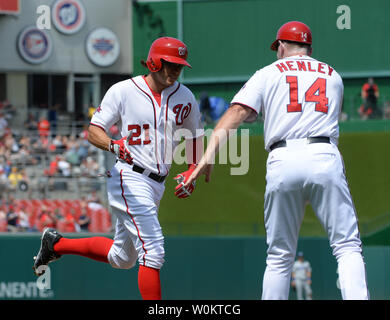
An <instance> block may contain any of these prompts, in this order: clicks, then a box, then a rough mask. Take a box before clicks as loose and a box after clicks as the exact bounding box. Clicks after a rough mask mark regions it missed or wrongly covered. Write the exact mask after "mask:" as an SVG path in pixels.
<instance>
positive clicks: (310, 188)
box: [232, 55, 368, 299]
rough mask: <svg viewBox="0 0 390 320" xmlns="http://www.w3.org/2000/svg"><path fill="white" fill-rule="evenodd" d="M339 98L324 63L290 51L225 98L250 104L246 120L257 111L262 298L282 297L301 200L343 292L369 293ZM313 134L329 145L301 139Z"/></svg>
mask: <svg viewBox="0 0 390 320" xmlns="http://www.w3.org/2000/svg"><path fill="white" fill-rule="evenodd" d="M342 98H343V83H342V79H341V77H340V76H339V75H338V73H337V72H336V71H335V70H334V69H333V68H332V67H331V66H329V65H328V64H326V63H323V62H320V61H317V60H315V59H313V58H311V57H309V56H306V55H295V56H290V57H286V58H283V59H279V60H277V61H275V62H274V63H272V64H270V65H268V66H266V67H264V68H262V69H260V70H258V71H257V72H256V73H255V74H254V75H253V76H252V77H251V78H250V79H249V80H248V81H247V83H246V84H245V85H244V86H243V87H242V89H241V90H240V91H239V92H238V93H237V94H236V95H235V97H234V98H233V100H232V103H233V104H234V103H238V104H241V105H245V106H247V107H249V108H251V109H252V110H253V114H252V117H251V118H249V119H247V121H251V120H253V119H254V118H255V117H253V116H256V115H257V114H259V113H262V116H263V119H264V142H265V148H266V150H268V151H270V153H269V155H268V158H267V163H266V166H267V174H266V181H267V184H266V190H265V194H264V224H265V229H266V234H267V245H268V250H267V261H266V263H267V267H266V270H265V272H264V278H263V293H262V298H263V299H287V298H288V293H289V288H290V280H291V272H292V266H293V264H294V260H293V259H294V256H295V252H296V249H297V242H298V235H299V230H300V227H301V224H302V220H303V216H304V212H305V206H306V203H307V202H309V203H310V204H311V206H312V208H313V209H314V211H315V213H316V216H317V217H318V219H319V220H320V222H321V224H322V225H323V227H324V229H325V230H326V232H327V234H328V237H329V243H330V246H331V248H332V252H333V255H334V256H335V257H336V259H337V261H338V265H339V269H340V270H343V273H340V284H341V287H342V288H343V289H342V295H343V298H344V299H367V298H368V290H367V284H366V280H365V267H364V262H363V257H362V254H361V240H360V234H359V230H358V224H357V217H356V212H355V208H354V205H353V202H352V198H351V194H350V191H349V188H348V183H347V180H346V177H345V170H344V164H343V160H342V157H341V154H340V152H339V150H338V148H337V142H338V137H339V129H338V117H339V113H340V110H341V105H342ZM319 136H324V137H329V138H330V142H331V143H326V142H323V141H322V142H320V143H308V142H309V141H308V139H307V138H308V137H319ZM280 140H285V142H286V143H285V145H284V146H283V147H280V148H273V150H272V151H271V148H270V146H272V144H273V143H275V142H278V141H280ZM310 142H312V141H310ZM317 142H318V140H317ZM349 279H354V281H350V280H349Z"/></svg>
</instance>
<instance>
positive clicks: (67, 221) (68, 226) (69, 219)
mask: <svg viewBox="0 0 390 320" xmlns="http://www.w3.org/2000/svg"><path fill="white" fill-rule="evenodd" d="M61 222H62V226H63V227H62V231H63V232H76V224H77V222H76V220H75V218H74V212H73V209H70V210H66V212H65V214H64V216H63V218H62V219H61ZM77 227H78V226H77Z"/></svg>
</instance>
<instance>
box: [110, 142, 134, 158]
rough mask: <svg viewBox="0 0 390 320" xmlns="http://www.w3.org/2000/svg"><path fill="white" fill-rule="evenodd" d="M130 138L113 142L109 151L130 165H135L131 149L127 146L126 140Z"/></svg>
mask: <svg viewBox="0 0 390 320" xmlns="http://www.w3.org/2000/svg"><path fill="white" fill-rule="evenodd" d="M127 138H128V137H123V138H122V139H119V140H111V141H110V145H109V150H110V151H111V152H112V153H113V154H116V155H117V157H118V158H119V159H122V160H124V161H126V162H127V163H128V164H133V158H132V156H131V154H130V151H129V149H128V148H127V146H126V139H127Z"/></svg>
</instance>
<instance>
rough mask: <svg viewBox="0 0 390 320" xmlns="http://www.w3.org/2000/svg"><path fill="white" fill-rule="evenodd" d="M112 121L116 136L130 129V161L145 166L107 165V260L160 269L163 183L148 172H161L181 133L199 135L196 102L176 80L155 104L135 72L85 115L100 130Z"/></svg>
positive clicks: (164, 171) (118, 265) (121, 265)
mask: <svg viewBox="0 0 390 320" xmlns="http://www.w3.org/2000/svg"><path fill="white" fill-rule="evenodd" d="M115 123H118V126H119V130H120V133H121V136H122V137H125V136H128V135H129V134H131V138H130V139H129V145H128V147H129V150H130V153H131V156H132V157H133V162H134V163H135V164H137V165H138V166H140V167H143V168H144V169H146V170H145V172H144V173H143V174H140V173H138V172H135V171H133V170H132V165H129V164H127V163H125V162H122V161H118V162H117V163H116V164H115V165H114V167H113V168H112V169H111V170H110V172H111V175H110V176H109V177H108V178H107V192H108V200H109V203H110V207H111V211H112V213H113V214H115V216H116V217H117V222H116V226H115V237H114V243H113V245H112V246H111V249H110V251H109V253H108V260H109V262H110V264H111V265H112V266H113V267H115V268H121V269H127V268H131V267H133V266H134V265H135V263H136V261H137V259H138V262H139V264H140V265H144V266H148V267H151V268H155V269H160V268H161V267H162V265H163V263H164V254H165V251H164V236H163V233H162V229H161V226H160V223H159V220H158V208H159V203H160V200H161V198H162V196H163V193H164V189H165V185H164V183H160V182H157V181H155V180H153V179H151V178H150V177H149V173H150V172H153V173H155V174H158V175H160V176H165V175H167V174H168V172H169V169H170V167H171V163H172V158H173V157H172V156H173V153H174V150H175V147H176V146H177V145H178V144H179V142H180V140H181V138H182V137H184V138H186V139H191V138H197V137H198V136H201V135H203V130H202V128H201V116H200V112H199V107H198V104H197V102H196V100H195V97H194V95H193V94H192V92H191V91H190V90H189V89H188V88H186V87H185V86H184V85H182V84H180V83H178V82H175V83H174V84H173V85H172V86H170V87H168V88H166V89H164V90H163V91H162V93H161V104H159V103H158V102H157V100H156V98H155V97H154V95H153V92H152V90H151V89H150V88H149V86H148V84H147V82H146V80H145V78H144V77H143V76H137V77H134V78H131V79H129V80H125V81H121V82H118V83H116V84H114V85H113V86H112V87H111V88H110V89H109V90H108V91H107V93H106V94H105V96H104V98H103V101H102V103H101V105H100V106H99V107H98V108H97V110H96V112H95V114H94V115H93V117H92V119H91V124H92V125H95V126H98V127H100V128H102V129H103V130H105V131H106V132H108V130H109V129H110V128H111V126H112V125H113V124H115ZM177 133H179V134H178V135H177ZM146 172H148V174H146Z"/></svg>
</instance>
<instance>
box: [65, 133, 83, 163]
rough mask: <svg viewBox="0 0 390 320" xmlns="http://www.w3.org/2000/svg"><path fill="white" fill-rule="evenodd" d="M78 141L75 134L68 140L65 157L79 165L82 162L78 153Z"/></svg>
mask: <svg viewBox="0 0 390 320" xmlns="http://www.w3.org/2000/svg"><path fill="white" fill-rule="evenodd" d="M78 148H79V145H78V142H77V140H76V137H75V136H70V137H69V140H68V142H67V150H66V152H65V159H66V160H67V161H68V162H69V163H71V164H72V165H75V166H77V165H79V164H80V158H79V154H78Z"/></svg>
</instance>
